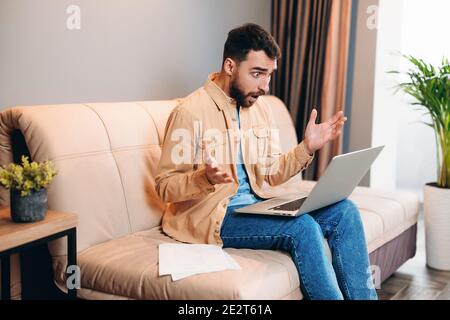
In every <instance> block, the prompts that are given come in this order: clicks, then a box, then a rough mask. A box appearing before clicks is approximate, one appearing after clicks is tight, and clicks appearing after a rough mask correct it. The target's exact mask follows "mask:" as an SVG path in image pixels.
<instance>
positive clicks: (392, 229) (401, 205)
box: [299, 180, 420, 253]
mask: <svg viewBox="0 0 450 320" xmlns="http://www.w3.org/2000/svg"><path fill="white" fill-rule="evenodd" d="M315 184H316V182H315V181H308V180H304V181H302V182H301V184H300V187H299V189H300V190H301V191H308V192H309V191H311V189H312V188H313V187H314V185H315ZM349 199H350V200H352V201H353V202H354V203H355V204H356V205H357V207H358V208H359V211H360V213H361V219H362V221H363V225H364V232H365V236H366V242H367V245H368V250H369V253H370V252H373V251H375V250H376V249H378V248H379V247H381V246H382V245H383V244H385V243H387V242H389V241H391V240H392V239H394V238H395V237H397V236H399V235H400V234H401V233H402V232H404V231H406V230H407V229H409V228H410V227H411V226H413V225H414V224H415V223H416V222H417V218H418V214H419V205H420V202H419V197H418V196H417V195H415V194H413V193H409V192H403V191H395V190H380V189H374V188H367V187H356V189H355V190H354V191H353V193H352V194H351V195H350V197H349Z"/></svg>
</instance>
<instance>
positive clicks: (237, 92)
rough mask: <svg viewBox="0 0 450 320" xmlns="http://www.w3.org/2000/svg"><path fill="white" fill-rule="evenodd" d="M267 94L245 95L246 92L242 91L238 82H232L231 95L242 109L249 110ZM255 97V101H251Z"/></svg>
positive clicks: (252, 93) (251, 93)
mask: <svg viewBox="0 0 450 320" xmlns="http://www.w3.org/2000/svg"><path fill="white" fill-rule="evenodd" d="M264 94H265V92H261V91H260V92H256V93H254V92H250V93H248V94H245V93H244V91H242V90H241V89H240V88H239V84H238V82H237V80H233V81H232V82H231V87H230V95H231V97H232V98H233V99H235V100H236V102H237V103H238V105H240V106H241V107H244V108H248V107H251V106H252V105H253V104H254V103H255V102H256V100H257V99H258V97H259V96H262V95H264ZM252 97H253V99H254V101H251V98H252Z"/></svg>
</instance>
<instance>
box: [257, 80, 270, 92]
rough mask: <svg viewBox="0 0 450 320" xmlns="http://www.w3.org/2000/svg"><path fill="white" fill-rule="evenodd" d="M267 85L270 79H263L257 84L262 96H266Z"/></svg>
mask: <svg viewBox="0 0 450 320" xmlns="http://www.w3.org/2000/svg"><path fill="white" fill-rule="evenodd" d="M269 84H270V78H265V79H263V80H261V82H260V83H259V87H258V89H259V90H260V91H264V94H267V93H268V92H269V89H270V88H269Z"/></svg>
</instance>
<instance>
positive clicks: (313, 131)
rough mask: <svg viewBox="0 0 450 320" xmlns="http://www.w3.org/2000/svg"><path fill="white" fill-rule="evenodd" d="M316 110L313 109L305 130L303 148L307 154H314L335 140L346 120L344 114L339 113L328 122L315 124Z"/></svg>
mask: <svg viewBox="0 0 450 320" xmlns="http://www.w3.org/2000/svg"><path fill="white" fill-rule="evenodd" d="M316 119H317V110H316V109H313V111H312V113H311V117H310V118H309V122H308V125H307V126H306V130H305V139H304V143H305V147H306V149H307V151H308V152H309V154H311V155H312V154H314V152H316V151H317V150H319V149H320V148H322V147H323V146H324V145H325V144H327V143H328V142H330V141H332V140H334V139H336V138H337V137H339V135H340V134H341V132H342V127H343V126H344V123H345V121H346V120H347V118H346V117H344V112H342V111H339V112H338V113H336V114H335V115H334V116H333V117H332V118H331V119H330V120H328V121H326V122H323V123H319V124H316Z"/></svg>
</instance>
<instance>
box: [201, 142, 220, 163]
mask: <svg viewBox="0 0 450 320" xmlns="http://www.w3.org/2000/svg"><path fill="white" fill-rule="evenodd" d="M204 146H205V163H206V165H207V166H210V167H211V168H218V164H217V160H216V158H214V157H213V156H212V155H211V152H210V150H209V147H208V144H207V143H205V144H204Z"/></svg>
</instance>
